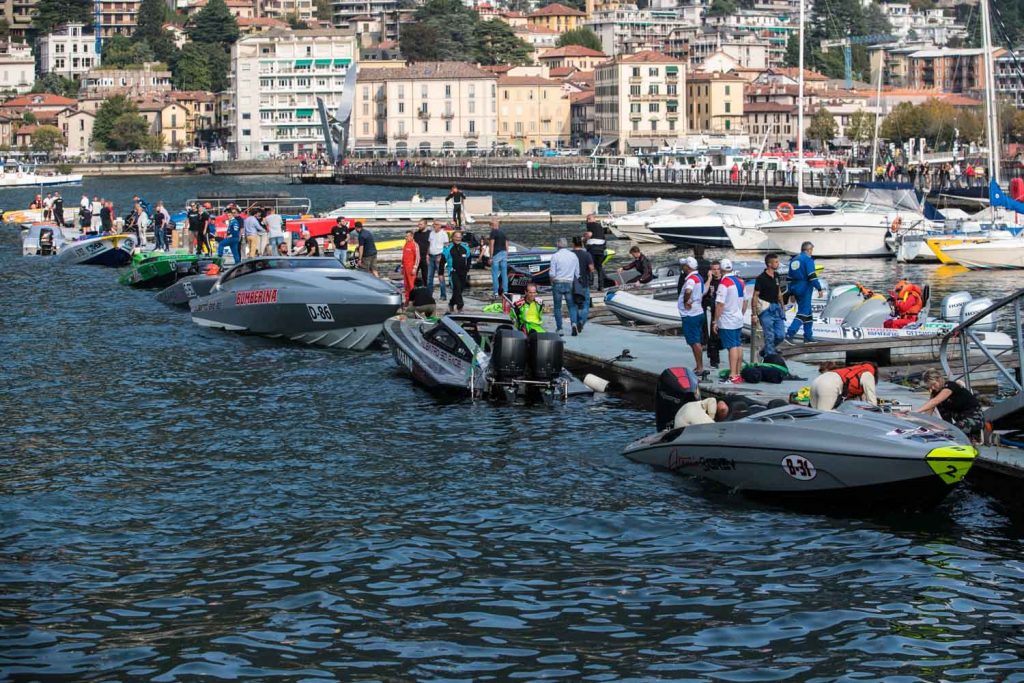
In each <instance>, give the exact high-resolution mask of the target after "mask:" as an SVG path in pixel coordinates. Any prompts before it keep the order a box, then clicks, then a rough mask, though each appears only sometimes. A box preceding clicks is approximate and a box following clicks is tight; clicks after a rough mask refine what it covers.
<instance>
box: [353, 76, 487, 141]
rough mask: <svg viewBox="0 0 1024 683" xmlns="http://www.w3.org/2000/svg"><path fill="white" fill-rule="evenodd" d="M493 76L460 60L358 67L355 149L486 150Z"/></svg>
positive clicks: (354, 119)
mask: <svg viewBox="0 0 1024 683" xmlns="http://www.w3.org/2000/svg"><path fill="white" fill-rule="evenodd" d="M497 83H498V77H497V76H496V75H495V74H494V73H492V72H489V71H485V70H483V69H480V68H478V67H476V66H473V65H472V64H467V63H465V62H417V63H414V64H409V65H408V66H404V67H401V68H381V69H367V70H365V71H360V73H359V81H358V84H357V87H356V100H355V108H354V109H353V129H354V135H353V137H354V140H355V147H356V149H357V150H364V151H385V150H386V151H388V152H392V153H395V154H398V155H400V156H404V155H409V154H423V155H426V154H437V153H454V152H456V151H461V150H469V151H474V150H491V149H493V148H494V147H495V144H496V135H497V132H498V130H497V89H498V86H497Z"/></svg>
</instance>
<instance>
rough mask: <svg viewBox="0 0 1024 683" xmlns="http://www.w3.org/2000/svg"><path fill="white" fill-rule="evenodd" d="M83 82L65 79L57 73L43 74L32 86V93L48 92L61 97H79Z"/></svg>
mask: <svg viewBox="0 0 1024 683" xmlns="http://www.w3.org/2000/svg"><path fill="white" fill-rule="evenodd" d="M80 85H81V81H78V80H75V79H74V78H64V77H63V76H58V75H57V74H55V73H52V72H51V73H48V74H43V75H42V76H40V77H39V78H38V79H36V82H35V83H33V84H32V92H48V93H53V94H54V95H60V96H61V97H71V98H77V97H78V87H79V86H80Z"/></svg>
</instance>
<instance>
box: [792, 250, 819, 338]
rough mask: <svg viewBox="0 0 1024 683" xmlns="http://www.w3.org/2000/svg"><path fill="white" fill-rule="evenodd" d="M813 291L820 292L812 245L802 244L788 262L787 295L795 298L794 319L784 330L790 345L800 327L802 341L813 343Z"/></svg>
mask: <svg viewBox="0 0 1024 683" xmlns="http://www.w3.org/2000/svg"><path fill="white" fill-rule="evenodd" d="M814 290H817V291H819V292H820V291H821V283H820V282H818V272H817V266H816V265H815V263H814V244H812V243H811V242H804V243H803V244H801V245H800V254H799V255H797V256H794V257H793V258H792V259H790V261H789V293H790V294H792V295H793V296H795V297H796V318H794V319H793V322H792V323H790V325H789V329H788V330H786V341H787V342H789V343H790V344H792V343H794V342H795V340H796V333H797V331H798V330H799V329H800V326H801V325H803V328H804V341H805V342H813V341H814V313H813V312H812V311H811V297H812V296H814Z"/></svg>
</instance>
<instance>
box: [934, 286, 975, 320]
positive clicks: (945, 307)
mask: <svg viewBox="0 0 1024 683" xmlns="http://www.w3.org/2000/svg"><path fill="white" fill-rule="evenodd" d="M973 298H974V297H972V296H971V293H970V292H951V293H949V294H947V295H946V296H944V297H942V305H941V306H940V308H939V316H940V317H941V318H942V319H943V320H946V321H948V322H951V323H958V322H960V311H961V310H962V309H963V307H964V306H966V305H967V304H968V303H970V301H971V299H973Z"/></svg>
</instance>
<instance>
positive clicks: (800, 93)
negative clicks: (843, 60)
mask: <svg viewBox="0 0 1024 683" xmlns="http://www.w3.org/2000/svg"><path fill="white" fill-rule="evenodd" d="M982 1H983V2H984V0H982ZM804 2H805V0H800V28H799V30H798V33H797V37H798V39H799V40H800V60H799V61H800V64H799V67H798V69H797V76H798V78H797V83H796V153H797V164H796V200H797V203H799V202H800V195H801V194H803V191H804Z"/></svg>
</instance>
